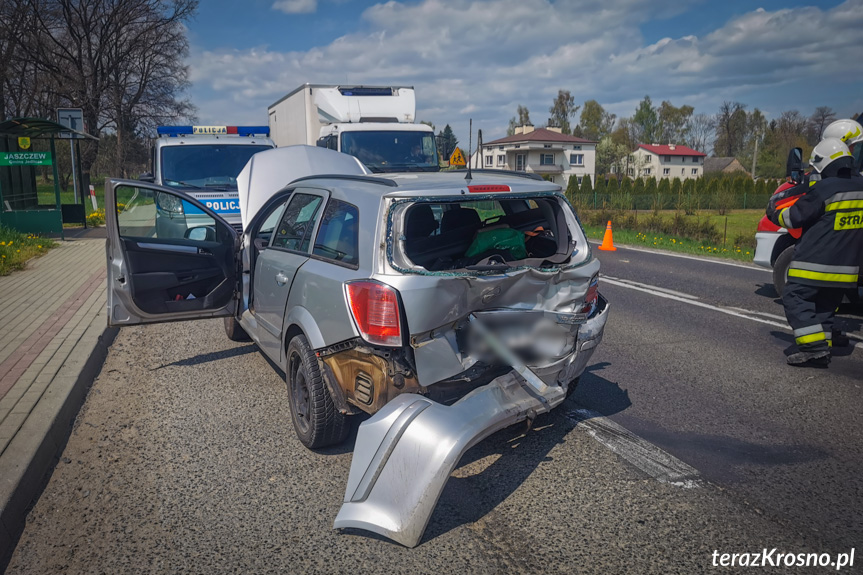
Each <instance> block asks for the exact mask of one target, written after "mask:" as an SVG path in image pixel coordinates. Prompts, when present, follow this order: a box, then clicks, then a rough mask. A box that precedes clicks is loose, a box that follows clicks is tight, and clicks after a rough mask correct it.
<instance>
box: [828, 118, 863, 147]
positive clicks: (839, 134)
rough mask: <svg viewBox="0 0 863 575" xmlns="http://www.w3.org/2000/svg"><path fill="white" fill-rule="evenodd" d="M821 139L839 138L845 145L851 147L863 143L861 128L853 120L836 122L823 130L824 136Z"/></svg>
mask: <svg viewBox="0 0 863 575" xmlns="http://www.w3.org/2000/svg"><path fill="white" fill-rule="evenodd" d="M821 137H822V138H824V139H827V138H839V139H840V140H842V141H843V142H845V145H847V146H848V147H851V146H853V145H854V144H857V143H859V142H863V127H861V126H860V124H858V123H857V122H855V121H854V120H836V121H835V122H833V123H832V124H830V125H829V126H827V127H826V128H824V135H823V136H821Z"/></svg>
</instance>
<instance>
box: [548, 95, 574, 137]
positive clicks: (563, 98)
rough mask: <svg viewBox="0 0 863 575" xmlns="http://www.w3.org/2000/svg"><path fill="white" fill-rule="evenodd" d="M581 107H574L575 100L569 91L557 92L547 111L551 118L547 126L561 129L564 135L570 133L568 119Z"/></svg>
mask: <svg viewBox="0 0 863 575" xmlns="http://www.w3.org/2000/svg"><path fill="white" fill-rule="evenodd" d="M579 108H581V106H576V105H575V98H574V97H573V96H572V94H570V92H569V90H558V91H557V98H555V99H554V103H552V105H551V108H549V109H548V111H549V113H550V114H551V117H550V118H549V125H552V124H553V125H554V126H555V127H558V128H560V129H561V131H562V132H563V133H564V134H570V133H572V129H571V127H570V124H569V119H570V118H572V117H574V116H575V114H576V113H577V112H578V110H579Z"/></svg>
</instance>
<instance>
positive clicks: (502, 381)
mask: <svg viewBox="0 0 863 575" xmlns="http://www.w3.org/2000/svg"><path fill="white" fill-rule="evenodd" d="M598 309H599V311H598V312H597V313H596V314H595V315H594V317H592V318H591V319H589V320H587V321H586V322H585V323H584V324H582V325H580V326H579V330H578V338H577V341H576V345H575V349H574V350H573V352H572V353H571V354H570V355H569V356H567V357H566V358H564V359H563V360H560V361H558V362H555V363H554V364H552V365H549V366H546V367H545V368H543V372H544V373H542V374H541V375H542V376H543V379H544V380H545V381H549V379H548V377H549V375H553V374H551V370H552V369H553V370H556V372H557V374H558V376H557V377H556V378H552V379H551V381H554V380H555V379H556V380H557V382H559V383H560V384H561V385H547V386H543V388H544V389H542V390H541V391H538V390H537V388H536V386H534V385H533V384H531V383H529V381H530V380H535V378H537V376H538V375H540V374H539V373H537V374H533V372H532V371H530V370H528V372H529V373H527V376H528V378H527V380H525V379H524V378H522V377H521V376H519V375H517V372H518V371H519V370H523V369H525V366H523V365H513V367H514V368H515V369H514V371H511V372H509V373H507V374H506V375H503V376H501V377H498V378H497V379H495V380H494V381H492V382H491V383H489V384H487V385H485V386H483V387H480V388H478V389H476V390H474V391H472V392H471V393H469V394H468V395H466V396H465V397H464V398H462V399H461V400H459V401H458V402H456V403H455V404H453V405H452V406H446V405H442V404H439V403H436V402H434V401H431V400H430V399H428V398H426V397H423V396H420V395H415V394H402V395H399V396H398V397H396V398H395V399H393V400H392V401H390V402H389V403H387V404H386V405H385V406H384V407H383V408H382V409H381V410H380V411H378V412H377V413H376V414H375V415H374V416H373V417H372V418H371V419H369V420H367V421H365V422H364V423H363V424H361V425H360V428H359V433H358V435H357V443H356V447H355V448H354V457H353V461H352V462H351V471H350V475H349V477H348V485H347V489H346V491H345V502H344V504H343V505H342V508H341V510H340V511H339V514H338V516H337V517H336V520H335V522H334V524H333V527H334V528H345V527H354V528H359V529H366V530H368V531H372V532H374V533H378V534H380V535H383V536H385V537H388V538H390V539H392V540H394V541H396V542H398V543H401V544H403V545H406V546H408V547H414V546H415V545H417V544H418V543H419V541H420V539H421V538H422V535H423V532H424V531H425V528H426V525H427V524H428V521H429V518H430V517H431V514H432V511H433V510H434V507H435V505H436V504H437V501H438V498H439V497H440V494H441V492H442V491H443V488H444V485H445V484H446V481H447V479H448V478H449V476H450V474H451V473H452V471H453V470H454V469H455V467H456V465H457V464H458V462H459V460H460V459H461V457H462V455H463V454H464V452H465V451H467V450H468V449H470V447H472V446H473V445H475V444H477V443H478V442H480V441H482V440H483V439H484V438H486V437H488V436H489V435H491V434H492V433H494V432H496V431H498V430H500V429H503V428H505V427H508V426H510V425H513V424H515V423H518V422H519V421H523V420H525V419H527V418H533V417H535V416H536V415H538V414H540V413H545V412H546V411H549V410H551V409H553V408H555V407H557V406H558V405H559V404H560V403H561V402H562V401H563V400H564V399H565V397H566V389H567V387H566V385H567V384H568V383H569V382H570V381H571V380H572V379H573V378H575V377H578V376H579V375H581V373H582V372H583V371H584V368H585V366H586V365H587V362H588V361H589V359H590V356H591V355H593V351H594V349H596V346H597V345H598V344H599V343H600V341H602V334H603V330H604V328H605V324H606V322H607V321H608V304H607V303H606V301H605V300H604V299H603V298H601V297H600V302H599V308H598ZM540 383H541V382H540Z"/></svg>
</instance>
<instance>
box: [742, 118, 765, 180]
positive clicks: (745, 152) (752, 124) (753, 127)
mask: <svg viewBox="0 0 863 575" xmlns="http://www.w3.org/2000/svg"><path fill="white" fill-rule="evenodd" d="M766 132H767V120H766V119H765V118H764V114H762V113H761V110H759V109H758V108H755V109H754V110H752V112H750V113H749V114H747V115H746V132H745V134H744V141H743V149H742V150H740V152H738V154H737V159H738V160H739V161H740V163H741V164H743V165H744V166H745V167H746V168H748V169H751V168H750V166H752V159H753V155H754V154H755V151H756V142H757V147H758V151H759V156H760V155H761V151H763V142H764V134H765V133H766ZM755 159H756V163H757V160H758V158H755ZM756 169H757V166H756ZM752 175H753V176H754V175H755V174H752Z"/></svg>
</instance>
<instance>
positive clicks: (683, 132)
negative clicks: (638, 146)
mask: <svg viewBox="0 0 863 575" xmlns="http://www.w3.org/2000/svg"><path fill="white" fill-rule="evenodd" d="M694 111H695V108H693V107H692V106H685V105H684V106H680V107H679V108H677V107H675V106H672V105H671V102H668V101H663V102H662V103H661V104H660V105H659V111H658V125H657V132H658V133H659V136H658V137H659V142H660V143H662V144H681V145H683V144H685V143H686V140H687V138H688V133H689V119H690V118H691V117H692V112H694Z"/></svg>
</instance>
